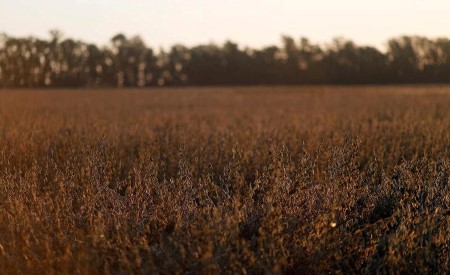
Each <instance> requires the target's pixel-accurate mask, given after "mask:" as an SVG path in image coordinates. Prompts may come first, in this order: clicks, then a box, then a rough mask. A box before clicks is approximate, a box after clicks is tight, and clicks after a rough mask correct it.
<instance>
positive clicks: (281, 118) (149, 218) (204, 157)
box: [0, 86, 450, 274]
mask: <svg viewBox="0 0 450 275" xmlns="http://www.w3.org/2000/svg"><path fill="white" fill-rule="evenodd" d="M449 177H450V87H448V86H433V87H429V86H423V87H414V86H402V87H389V86H387V87H290V88H287V87H272V88H266V87H261V88H183V89H181V88H180V89H177V88H173V89H155V90H122V91H119V90H95V91H93V90H51V91H38V90H29V91H20V90H13V91H1V92H0V270H1V271H2V273H11V274H15V273H24V274H29V273H35V274H42V273H47V274H67V273H70V274H72V273H73V274H88V273H89V274H97V273H111V274H119V273H120V274H123V273H137V274H140V273H158V272H159V273H201V272H202V273H216V272H221V273H297V274H298V273H304V274H310V273H323V272H338V271H341V272H346V273H374V272H381V273H385V272H402V271H410V272H414V273H423V272H425V273H445V272H449V266H450V251H449V249H450V247H449V246H450V185H449Z"/></svg>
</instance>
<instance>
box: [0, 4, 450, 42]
mask: <svg viewBox="0 0 450 275" xmlns="http://www.w3.org/2000/svg"><path fill="white" fill-rule="evenodd" d="M53 28H57V29H60V30H61V31H63V33H64V34H65V35H66V36H68V37H71V38H76V39H82V40H84V41H87V42H93V43H97V44H99V45H103V44H106V43H107V42H108V41H109V39H110V38H111V37H112V36H113V35H114V34H116V33H118V32H123V33H125V34H127V35H130V36H131V35H135V34H139V35H141V37H142V38H143V39H144V41H145V42H146V43H147V44H148V46H151V47H155V48H156V47H159V46H163V47H168V46H170V45H172V44H174V43H183V44H185V45H188V46H191V45H194V44H199V43H207V42H216V43H222V42H223V41H225V40H226V39H231V40H233V41H236V42H238V43H239V44H240V45H243V46H251V47H258V48H259V47H262V46H265V45H269V44H278V43H279V41H280V36H281V35H282V34H288V35H291V36H293V37H294V38H298V37H300V36H306V37H308V38H310V39H311V40H312V41H313V42H317V43H324V42H328V41H330V40H331V39H332V38H333V37H338V36H340V37H345V38H349V39H352V40H354V41H355V42H357V43H359V44H370V45H374V46H377V47H382V46H383V43H384V42H385V41H386V40H387V39H388V38H390V37H394V36H397V35H400V34H408V35H412V34H417V35H426V36H429V37H437V36H445V37H450V0H308V1H304V0H146V1H145V0H128V1H126V0H70V1H69V0H0V33H1V32H6V33H7V34H9V35H14V36H28V35H34V36H38V37H48V31H49V30H50V29H53Z"/></svg>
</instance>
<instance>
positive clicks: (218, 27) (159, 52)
mask: <svg viewBox="0 0 450 275" xmlns="http://www.w3.org/2000/svg"><path fill="white" fill-rule="evenodd" d="M0 2H1V7H2V8H1V10H0V33H1V35H0V86H1V87H146V86H167V85H172V86H174V85H255V84H256V85H266V84H388V83H447V82H449V81H450V42H449V40H448V39H447V37H450V29H448V26H449V25H450V17H448V16H447V15H448V13H449V12H450V4H449V3H448V2H446V1H443V0H430V1H418V0H413V1H404V0H395V1H387V0H381V1H376V2H375V1H356V0H345V1H339V2H337V1H331V0H319V1H314V2H313V1H294V0H284V1H274V0H272V1H268V0H265V1H256V0H247V1H237V0H228V1H221V2H217V1H206V0H196V1H182V0H169V1H167V0H166V1H163V0H156V1H143V0H135V1H123V0H112V1H106V0H91V1H87V0H77V1H71V2H68V1H56V0H41V1H24V0H16V1H5V0H1V1H0Z"/></svg>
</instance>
